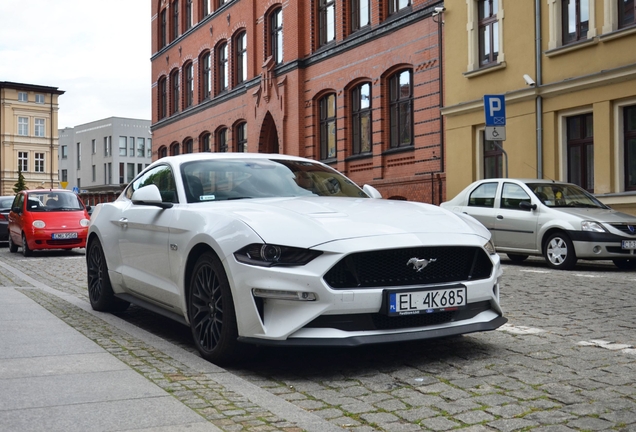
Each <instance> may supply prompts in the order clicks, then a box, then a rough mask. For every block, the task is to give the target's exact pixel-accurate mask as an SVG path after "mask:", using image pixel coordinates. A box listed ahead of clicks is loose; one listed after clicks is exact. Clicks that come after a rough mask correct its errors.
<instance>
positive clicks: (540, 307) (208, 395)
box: [0, 249, 636, 432]
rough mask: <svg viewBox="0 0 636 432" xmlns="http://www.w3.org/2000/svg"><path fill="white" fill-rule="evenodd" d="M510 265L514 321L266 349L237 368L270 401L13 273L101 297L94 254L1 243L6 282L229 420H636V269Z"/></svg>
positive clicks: (249, 427)
mask: <svg viewBox="0 0 636 432" xmlns="http://www.w3.org/2000/svg"><path fill="white" fill-rule="evenodd" d="M503 262H504V279H503V288H502V305H503V307H504V310H505V312H506V316H507V317H508V318H509V322H508V324H506V325H505V326H504V327H502V328H501V329H500V330H498V331H494V332H487V333H475V334H470V335H464V336H461V337H455V338H448V339H441V340H435V341H425V342H419V343H402V344H394V345H379V346H367V347H362V348H356V349H299V348H296V349H273V348H261V349H258V350H256V349H255V350H254V352H253V353H252V356H251V357H250V358H249V359H247V360H246V361H245V362H243V363H242V364H240V365H236V366H235V367H232V368H228V369H227V370H228V371H229V372H230V373H231V374H232V375H233V376H234V377H238V378H242V379H243V380H245V381H246V382H248V383H250V384H252V385H255V386H257V387H258V389H260V390H262V391H263V392H265V393H266V394H267V395H270V396H269V397H268V398H267V399H268V401H267V402H266V403H261V404H258V403H254V402H253V400H254V398H253V397H250V394H247V393H248V392H241V391H240V390H238V391H237V390H236V389H232V388H228V387H227V386H226V385H224V383H223V382H219V381H218V380H217V381H215V379H214V377H213V376H210V375H208V374H199V373H197V372H196V371H194V370H191V369H189V368H188V367H187V365H184V364H182V363H181V362H180V361H179V360H177V359H175V358H173V357H171V356H170V355H169V354H166V353H165V352H162V351H160V350H158V349H156V348H154V347H153V346H151V345H149V344H148V343H146V342H145V341H144V340H143V338H140V337H135V336H131V335H130V334H127V333H126V332H124V331H122V330H121V329H119V328H116V327H114V326H112V325H110V324H109V323H107V322H105V321H104V320H102V319H100V318H99V317H98V316H95V315H92V314H90V313H88V312H86V311H84V310H83V309H81V308H79V307H77V306H74V305H72V304H70V303H68V302H67V301H65V300H64V299H63V298H61V297H60V296H58V295H52V294H51V293H49V292H43V291H40V290H37V289H33V284H31V283H29V282H28V281H25V280H24V279H21V278H20V277H18V276H16V275H15V274H14V272H12V271H11V269H17V270H19V271H20V272H23V273H25V274H27V275H29V276H30V277H31V278H33V279H35V280H37V281H38V282H40V283H42V284H45V285H47V286H49V287H51V288H53V289H54V290H56V292H60V293H61V294H64V295H71V296H73V297H76V298H78V299H80V300H82V301H84V302H88V299H87V293H86V273H85V262H84V254H83V251H73V252H71V253H61V252H46V253H42V254H37V255H36V256H34V257H32V258H23V257H22V256H20V255H17V254H10V253H9V252H8V251H7V250H6V249H0V285H2V286H17V287H24V289H23V290H22V291H23V292H24V293H26V294H27V295H29V296H30V297H31V298H33V299H34V300H35V301H37V302H39V303H40V304H42V305H43V306H44V307H45V308H47V309H48V310H50V311H51V312H52V313H54V314H56V315H57V316H58V317H60V318H61V319H63V320H64V321H66V322H67V323H68V324H69V325H71V326H73V327H75V328H76V329H77V330H79V331H80V332H82V333H83V334H85V335H87V336H88V337H90V338H91V339H92V340H94V341H95V342H96V343H98V344H99V345H101V346H103V347H104V348H105V349H107V350H108V351H109V352H111V353H112V354H113V355H115V356H117V357H118V358H119V359H120V360H122V361H124V362H126V363H127V364H129V365H132V366H133V367H134V368H135V369H136V370H137V371H138V372H139V373H141V374H143V375H144V376H145V377H146V378H147V379H149V380H152V381H154V382H155V383H157V384H158V385H160V386H161V387H163V388H164V389H166V390H168V391H169V392H171V393H172V394H173V395H174V397H175V398H177V399H178V400H179V401H181V402H182V403H184V404H185V405H187V406H189V407H190V408H192V409H193V410H196V411H197V412H199V413H200V414H201V415H203V416H204V417H206V418H208V419H209V420H210V421H211V422H213V423H214V424H215V425H216V426H218V427H219V428H221V429H223V430H226V431H239V430H244V431H287V432H291V431H302V430H308V429H309V428H308V427H307V426H306V425H303V424H302V421H298V419H295V418H284V416H280V415H278V414H276V413H275V411H276V410H275V409H273V408H272V407H274V406H275V403H276V401H287V402H290V403H291V404H293V405H295V406H296V407H299V408H301V409H302V410H303V412H307V413H312V414H314V415H317V416H318V417H320V418H321V419H323V423H318V424H317V425H315V426H313V430H317V431H323V430H325V431H326V430H329V429H333V430H341V429H344V430H350V431H359V432H366V431H420V430H433V431H446V430H462V431H469V432H474V431H555V432H559V431H581V430H582V431H597V430H617V431H636V299H635V294H636V272H633V271H632V272H630V271H619V270H618V269H616V268H615V267H614V266H613V265H612V264H611V263H610V262H600V263H591V262H580V263H579V265H578V266H577V268H576V269H575V270H573V271H568V272H564V271H556V270H551V269H549V268H548V267H547V266H546V265H545V264H544V262H543V261H542V260H540V259H532V258H531V259H529V260H528V261H526V262H524V263H522V264H512V263H511V262H510V261H506V259H505V258H504V261H503ZM62 297H63V296H62ZM119 318H121V319H124V320H126V321H127V322H128V323H132V324H134V325H135V326H138V327H140V328H143V329H145V330H146V331H148V332H150V333H151V334H153V335H155V336H159V337H161V338H164V339H166V340H168V341H169V342H171V343H172V344H175V345H177V346H178V347H179V348H177V349H180V350H186V351H189V352H195V350H194V347H193V344H192V342H191V339H190V333H189V330H188V329H187V328H186V327H184V326H181V325H178V324H175V323H173V322H172V321H170V320H167V319H165V318H163V317H160V316H157V315H154V314H152V313H150V312H146V311H144V310H141V309H139V308H136V307H131V308H130V309H129V310H128V311H127V312H125V313H123V314H121V315H119Z"/></svg>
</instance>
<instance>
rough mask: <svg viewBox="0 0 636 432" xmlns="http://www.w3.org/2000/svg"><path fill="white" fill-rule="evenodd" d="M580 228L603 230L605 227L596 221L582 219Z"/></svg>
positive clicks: (584, 229) (594, 230)
mask: <svg viewBox="0 0 636 432" xmlns="http://www.w3.org/2000/svg"><path fill="white" fill-rule="evenodd" d="M581 229H582V230H583V231H592V232H605V228H603V225H601V224H600V223H598V222H592V221H583V222H581Z"/></svg>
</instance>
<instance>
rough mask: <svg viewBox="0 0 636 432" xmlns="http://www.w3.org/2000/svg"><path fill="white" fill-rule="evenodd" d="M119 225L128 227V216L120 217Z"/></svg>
mask: <svg viewBox="0 0 636 432" xmlns="http://www.w3.org/2000/svg"><path fill="white" fill-rule="evenodd" d="M119 226H120V227H122V228H128V219H126V218H121V219H119Z"/></svg>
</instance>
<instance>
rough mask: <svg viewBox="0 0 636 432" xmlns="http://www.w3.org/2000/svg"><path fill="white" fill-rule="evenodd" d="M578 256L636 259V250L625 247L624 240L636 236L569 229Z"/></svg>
mask: <svg viewBox="0 0 636 432" xmlns="http://www.w3.org/2000/svg"><path fill="white" fill-rule="evenodd" d="M568 235H569V236H570V239H572V244H573V245H574V251H575V253H576V256H577V258H581V259H588V260H594V259H621V258H624V259H634V258H636V250H633V249H623V248H622V241H623V240H636V236H623V235H617V234H612V233H595V232H586V231H568Z"/></svg>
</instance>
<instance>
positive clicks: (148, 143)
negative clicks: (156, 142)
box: [146, 138, 152, 158]
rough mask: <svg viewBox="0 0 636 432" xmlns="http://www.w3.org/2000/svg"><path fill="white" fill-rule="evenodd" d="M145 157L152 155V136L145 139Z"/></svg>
mask: <svg viewBox="0 0 636 432" xmlns="http://www.w3.org/2000/svg"><path fill="white" fill-rule="evenodd" d="M146 157H148V158H151V157H152V138H148V139H147V140H146Z"/></svg>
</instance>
